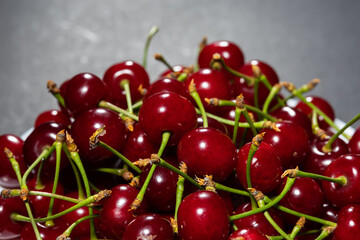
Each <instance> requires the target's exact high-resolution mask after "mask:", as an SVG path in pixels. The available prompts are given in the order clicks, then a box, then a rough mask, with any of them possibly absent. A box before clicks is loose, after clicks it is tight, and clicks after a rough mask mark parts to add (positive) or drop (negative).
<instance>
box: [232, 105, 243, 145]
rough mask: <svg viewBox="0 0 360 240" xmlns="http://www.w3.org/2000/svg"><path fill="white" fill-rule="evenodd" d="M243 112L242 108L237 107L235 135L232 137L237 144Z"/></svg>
mask: <svg viewBox="0 0 360 240" xmlns="http://www.w3.org/2000/svg"><path fill="white" fill-rule="evenodd" d="M241 112H242V111H241V110H240V108H238V107H235V119H234V131H233V137H232V141H233V143H234V144H236V139H237V133H238V129H239V121H240V117H241Z"/></svg>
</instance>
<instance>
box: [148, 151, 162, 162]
mask: <svg viewBox="0 0 360 240" xmlns="http://www.w3.org/2000/svg"><path fill="white" fill-rule="evenodd" d="M150 161H151V163H154V164H157V163H160V161H161V160H160V157H159V155H157V154H156V153H153V154H151V156H150Z"/></svg>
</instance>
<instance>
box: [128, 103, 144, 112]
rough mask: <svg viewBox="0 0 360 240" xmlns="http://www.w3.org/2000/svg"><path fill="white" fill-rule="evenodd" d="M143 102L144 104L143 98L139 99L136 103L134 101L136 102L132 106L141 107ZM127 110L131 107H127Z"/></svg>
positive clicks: (134, 107)
mask: <svg viewBox="0 0 360 240" xmlns="http://www.w3.org/2000/svg"><path fill="white" fill-rule="evenodd" d="M142 104H143V100H139V101H137V102H136V103H134V104H133V105H132V108H133V109H138V108H140V107H141V106H142ZM126 111H128V112H129V109H126Z"/></svg>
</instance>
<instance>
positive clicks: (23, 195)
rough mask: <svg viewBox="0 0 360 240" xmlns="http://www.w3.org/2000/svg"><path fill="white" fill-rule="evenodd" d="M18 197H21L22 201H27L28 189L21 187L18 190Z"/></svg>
mask: <svg viewBox="0 0 360 240" xmlns="http://www.w3.org/2000/svg"><path fill="white" fill-rule="evenodd" d="M20 198H21V200H23V201H24V202H28V201H29V189H26V188H22V189H21V190H20Z"/></svg>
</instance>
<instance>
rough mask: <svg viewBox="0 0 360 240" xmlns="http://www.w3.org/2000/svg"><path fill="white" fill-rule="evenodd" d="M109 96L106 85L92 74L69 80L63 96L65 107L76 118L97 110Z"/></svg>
mask: <svg viewBox="0 0 360 240" xmlns="http://www.w3.org/2000/svg"><path fill="white" fill-rule="evenodd" d="M108 95H109V93H108V90H107V87H106V85H105V84H104V82H103V81H101V79H100V78H98V77H97V76H95V75H94V74H92V73H80V74H77V75H75V76H74V77H73V78H71V79H70V80H69V82H68V83H67V85H66V90H65V94H64V95H63V98H64V101H65V106H66V108H68V109H69V110H70V111H71V112H72V113H73V114H74V115H75V116H76V115H79V114H80V113H82V112H85V111H87V110H90V109H92V108H96V107H97V105H98V103H99V102H100V101H101V100H104V99H105V98H106V97H107V96H108Z"/></svg>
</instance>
